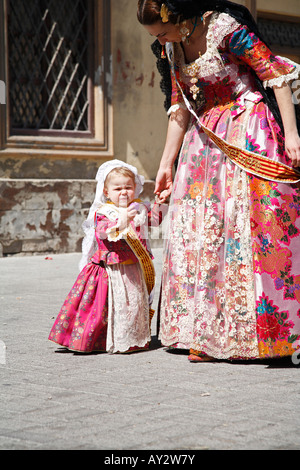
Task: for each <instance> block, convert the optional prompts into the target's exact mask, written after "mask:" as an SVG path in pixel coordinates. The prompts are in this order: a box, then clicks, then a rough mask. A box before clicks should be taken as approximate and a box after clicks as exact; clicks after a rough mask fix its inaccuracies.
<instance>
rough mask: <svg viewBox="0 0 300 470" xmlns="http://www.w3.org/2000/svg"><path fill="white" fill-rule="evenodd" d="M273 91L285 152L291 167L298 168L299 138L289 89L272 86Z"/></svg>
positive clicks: (299, 163) (285, 86)
mask: <svg viewBox="0 0 300 470" xmlns="http://www.w3.org/2000/svg"><path fill="white" fill-rule="evenodd" d="M273 90H274V93H275V97H276V100H277V103H278V107H279V111H280V114H281V118H282V123H283V128H284V135H285V149H286V152H287V154H288V156H289V157H290V159H291V160H292V165H293V166H294V167H299V166H300V137H299V134H298V129H297V123H296V113H295V106H294V103H293V101H292V92H291V89H290V87H289V86H288V85H287V84H284V85H283V86H282V87H280V88H279V87H276V86H274V87H273Z"/></svg>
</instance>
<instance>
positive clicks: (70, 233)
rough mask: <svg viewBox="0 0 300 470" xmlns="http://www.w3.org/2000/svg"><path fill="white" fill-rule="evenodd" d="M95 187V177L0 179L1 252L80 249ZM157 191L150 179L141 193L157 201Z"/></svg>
mask: <svg viewBox="0 0 300 470" xmlns="http://www.w3.org/2000/svg"><path fill="white" fill-rule="evenodd" d="M95 189H96V181H95V180H78V179H76V180H40V179H37V180H33V179H24V180H23V179H22V180H21V179H0V227H1V228H0V242H1V243H0V245H1V248H0V256H7V255H15V254H19V255H21V254H23V255H26V254H36V253H38V254H42V253H47V254H49V253H72V252H80V251H81V243H82V238H83V232H82V228H81V226H82V222H83V221H84V220H85V218H86V216H87V214H88V210H89V208H90V206H91V204H92V202H93V200H94V196H95ZM153 191H154V181H150V180H147V181H145V184H144V191H143V193H142V195H141V197H142V198H143V199H145V200H148V201H150V202H153V200H154V196H153ZM159 237H160V235H159V233H157V231H156V232H155V235H154V239H153V240H151V244H152V246H153V247H157V246H161V243H162V240H161V239H160V238H159Z"/></svg>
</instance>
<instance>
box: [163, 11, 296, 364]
mask: <svg viewBox="0 0 300 470" xmlns="http://www.w3.org/2000/svg"><path fill="white" fill-rule="evenodd" d="M167 46H168V47H169V48H171V50H172V54H171V57H170V63H171V66H172V67H174V73H173V74H172V83H173V90H172V107H171V108H170V112H176V110H177V109H178V108H180V107H185V103H184V100H183V96H182V93H181V90H180V88H181V89H182V90H183V92H184V94H185V96H186V97H187V98H188V100H189V101H190V102H191V103H193V97H192V92H191V90H190V88H191V87H192V86H193V85H195V80H193V81H191V77H193V78H195V71H196V73H197V79H198V82H197V83H196V86H197V87H199V89H200V93H199V95H198V98H199V97H200V100H201V103H199V101H198V102H196V103H193V106H194V109H196V113H197V116H198V118H199V120H200V123H202V124H204V126H206V127H207V128H208V129H210V130H212V131H213V132H214V133H215V134H216V135H217V136H219V137H221V138H222V139H224V140H225V141H227V142H229V143H232V144H234V145H235V146H236V147H237V148H239V149H247V150H250V151H252V152H255V153H257V154H259V155H263V156H264V157H266V158H267V159H269V161H279V162H282V163H284V164H286V165H288V166H291V163H290V160H289V158H288V156H287V154H286V152H285V148H284V136H283V134H282V132H281V130H280V127H279V125H278V124H277V122H276V121H275V119H274V116H273V115H272V113H271V111H270V109H269V108H268V107H267V105H266V104H265V102H264V101H263V97H262V95H261V93H260V92H259V90H258V88H257V86H256V82H255V80H254V77H253V72H255V73H256V74H257V76H258V77H259V78H260V80H261V81H262V82H263V84H264V86H265V87H268V86H270V87H271V86H273V85H277V86H281V85H282V84H283V83H285V82H286V83H289V82H290V81H291V80H295V79H297V78H298V77H299V72H300V67H299V66H298V65H297V64H295V63H294V62H291V61H290V60H288V59H285V58H282V57H278V56H274V55H273V54H272V53H271V51H270V50H269V49H268V48H267V47H266V45H265V44H264V43H262V42H261V40H260V39H259V38H257V37H256V36H255V35H254V34H253V33H251V32H250V31H249V30H248V29H247V27H246V26H242V25H240V24H239V23H238V22H237V21H236V20H235V19H234V18H232V17H231V16H229V15H227V14H226V13H213V14H212V17H211V21H210V24H209V31H208V36H207V51H206V53H205V54H204V55H203V56H201V57H199V59H197V60H196V61H195V62H193V63H191V64H186V63H185V58H184V53H183V50H182V48H181V46H180V45H179V44H174V45H171V44H169V45H167ZM175 76H176V77H177V82H176V80H175ZM178 84H179V85H180V87H178ZM299 179H300V176H299ZM165 238H166V241H165V247H164V261H163V278H162V298H161V312H160V320H161V324H160V339H161V341H162V344H163V345H166V346H172V345H173V346H174V347H179V348H186V349H190V350H192V351H193V350H194V351H196V352H197V353H200V354H201V353H203V354H207V355H209V356H213V357H215V358H219V359H228V358H248V359H250V358H264V357H267V358H269V357H281V356H288V355H291V354H293V352H295V351H297V350H298V348H299V345H300V250H299V247H300V185H299V183H282V182H275V181H273V180H271V179H265V178H262V177H259V176H257V175H256V174H255V173H253V172H251V171H249V172H248V171H245V170H244V169H242V168H240V166H238V165H236V164H235V163H233V162H232V161H231V160H230V158H228V157H227V156H226V155H225V153H223V152H222V151H221V150H220V148H219V147H217V146H216V145H215V144H214V143H213V142H212V140H211V139H210V138H209V137H208V136H207V135H206V134H205V133H204V132H203V130H202V129H201V127H200V126H199V124H198V122H197V120H196V119H195V117H194V116H191V120H190V125H189V127H188V130H187V132H186V135H185V139H184V142H183V146H182V149H181V153H180V157H179V163H178V168H177V172H176V176H175V179H174V185H173V193H172V197H171V201H170V209H169V220H168V231H167V234H166V237H165Z"/></svg>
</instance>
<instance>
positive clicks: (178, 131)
mask: <svg viewBox="0 0 300 470" xmlns="http://www.w3.org/2000/svg"><path fill="white" fill-rule="evenodd" d="M189 119H190V112H189V111H188V110H187V109H183V108H179V109H178V110H177V111H176V112H173V113H171V116H170V119H169V125H168V131H167V138H166V143H165V148H164V151H163V155H162V158H161V162H160V166H159V170H158V172H157V176H156V185H155V190H154V192H155V194H157V195H160V194H161V192H162V191H164V194H163V198H164V199H163V200H161V201H160V202H161V203H163V202H165V201H166V199H167V198H168V197H169V196H170V194H171V192H172V186H173V178H172V168H173V165H174V162H175V160H176V157H177V155H178V152H179V150H180V147H181V145H182V142H183V138H184V135H185V132H186V130H187V126H188V123H189Z"/></svg>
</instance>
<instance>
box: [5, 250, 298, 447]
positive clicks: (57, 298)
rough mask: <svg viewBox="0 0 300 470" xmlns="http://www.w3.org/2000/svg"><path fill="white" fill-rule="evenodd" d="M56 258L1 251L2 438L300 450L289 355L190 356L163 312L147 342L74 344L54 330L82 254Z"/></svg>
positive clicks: (10, 442) (55, 443)
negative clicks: (175, 349) (249, 358)
mask: <svg viewBox="0 0 300 470" xmlns="http://www.w3.org/2000/svg"><path fill="white" fill-rule="evenodd" d="M154 252H155V256H156V258H155V259H156V260H155V265H156V268H157V273H158V278H159V275H160V272H161V250H160V249H155V250H154ZM46 258H47V257H46V256H32V257H11V258H2V259H0V449H6V450H21V449H24V450H27V449H28V450H29V449H32V450H59V449H64V450H72V449H74V450H75V449H77V450H80V449H83V450H88V449H95V450H101V449H102V450H105V451H110V450H111V451H112V452H113V450H119V451H122V450H123V451H125V450H127V451H130V450H150V451H151V450H157V449H161V450H162V449H163V450H165V451H167V450H169V451H171V450H181V453H184V451H185V452H187V451H196V450H202V449H203V450H204V449H210V450H230V449H244V450H246V449H262V450H263V449H300V416H299V411H300V400H299V398H300V396H299V395H300V385H299V382H300V381H299V373H300V369H299V368H298V367H296V366H295V365H293V364H292V361H291V360H290V359H287V360H281V361H272V362H268V361H263V362H259V361H257V362H248V363H247V362H235V363H230V362H226V361H219V362H215V363H205V364H190V363H189V362H188V359H187V355H185V354H178V353H170V352H167V351H166V349H165V348H163V347H161V345H160V343H159V342H158V340H157V339H156V336H155V334H156V322H155V321H154V323H153V331H152V335H153V337H152V344H151V350H150V351H148V352H140V353H135V354H131V355H108V354H90V355H80V354H74V353H71V352H66V351H65V350H63V349H62V348H59V347H57V346H56V345H55V344H53V343H51V342H49V341H48V339H47V338H48V334H49V331H50V328H51V326H52V324H53V322H54V319H55V318H56V315H57V314H58V311H59V309H60V307H61V305H62V302H63V301H64V299H65V297H66V295H67V293H68V291H69V289H70V288H71V286H72V285H73V282H74V281H75V277H76V275H77V266H78V261H79V258H80V255H79V254H67V255H54V256H51V258H52V259H46ZM48 258H49V257H48ZM157 291H158V289H157ZM157 298H158V295H157V293H156V297H155V302H154V303H155V304H157Z"/></svg>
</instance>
